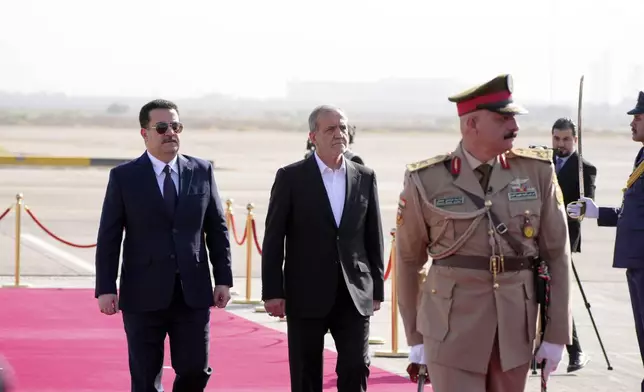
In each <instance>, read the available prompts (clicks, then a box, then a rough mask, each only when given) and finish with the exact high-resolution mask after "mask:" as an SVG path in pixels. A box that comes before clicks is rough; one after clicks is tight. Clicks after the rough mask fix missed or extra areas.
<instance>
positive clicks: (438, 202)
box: [434, 196, 465, 207]
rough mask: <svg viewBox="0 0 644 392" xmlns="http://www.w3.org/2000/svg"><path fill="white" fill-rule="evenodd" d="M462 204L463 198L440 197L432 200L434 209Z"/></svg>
mask: <svg viewBox="0 0 644 392" xmlns="http://www.w3.org/2000/svg"><path fill="white" fill-rule="evenodd" d="M464 203H465V198H464V197H463V196H452V197H442V198H440V199H434V206H436V207H449V206H457V205H461V204H464Z"/></svg>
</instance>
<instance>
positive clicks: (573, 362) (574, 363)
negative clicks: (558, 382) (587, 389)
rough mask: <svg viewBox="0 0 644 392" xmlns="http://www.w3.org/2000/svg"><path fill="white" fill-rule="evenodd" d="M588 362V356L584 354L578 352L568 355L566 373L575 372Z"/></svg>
mask: <svg viewBox="0 0 644 392" xmlns="http://www.w3.org/2000/svg"><path fill="white" fill-rule="evenodd" d="M587 363H588V357H587V356H586V354H584V353H582V352H580V353H577V354H575V355H572V356H571V357H570V360H569V362H568V373H572V372H576V371H577V370H579V369H581V368H583V367H584V366H586V364H587Z"/></svg>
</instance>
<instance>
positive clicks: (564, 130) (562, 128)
mask: <svg viewBox="0 0 644 392" xmlns="http://www.w3.org/2000/svg"><path fill="white" fill-rule="evenodd" d="M576 146H577V126H576V125H575V123H574V122H573V121H572V120H571V119H569V118H560V119H558V120H557V121H555V123H554V124H553V126H552V148H553V149H554V152H555V154H554V158H553V161H554V164H555V170H556V172H557V180H558V181H559V186H560V187H561V191H562V193H563V197H564V204H565V205H568V204H569V203H571V202H573V201H577V200H579V154H578V153H577V151H576ZM582 164H583V167H584V194H585V195H586V197H589V198H591V199H594V198H595V178H596V177H597V168H596V167H595V166H593V165H592V164H591V163H590V162H588V161H587V160H586V159H584V158H583V157H582ZM568 235H569V237H570V246H571V251H572V252H581V222H579V220H577V219H571V218H568ZM566 349H567V351H568V358H569V362H568V372H574V371H577V370H579V369H581V368H583V367H584V366H586V363H587V362H588V358H587V356H586V354H584V353H583V351H582V350H581V345H580V343H579V338H578V337H577V328H576V326H575V323H574V320H573V324H572V344H571V345H568V346H566Z"/></svg>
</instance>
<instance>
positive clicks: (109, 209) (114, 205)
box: [94, 169, 125, 298]
mask: <svg viewBox="0 0 644 392" xmlns="http://www.w3.org/2000/svg"><path fill="white" fill-rule="evenodd" d="M124 227H125V208H124V206H123V196H122V194H121V188H120V185H119V182H118V179H117V173H116V171H115V169H112V170H110V176H109V180H108V182H107V190H106V191H105V198H104V199H103V209H102V211H101V220H100V223H99V226H98V238H97V240H96V259H95V263H96V287H95V293H94V295H95V297H96V298H98V297H99V296H100V295H103V294H116V279H117V276H118V269H119V259H120V255H121V241H122V240H123V228H124Z"/></svg>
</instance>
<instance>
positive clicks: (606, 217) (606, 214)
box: [597, 207, 621, 227]
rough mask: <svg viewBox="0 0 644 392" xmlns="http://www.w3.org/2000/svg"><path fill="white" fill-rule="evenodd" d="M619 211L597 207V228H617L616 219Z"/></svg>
mask: <svg viewBox="0 0 644 392" xmlns="http://www.w3.org/2000/svg"><path fill="white" fill-rule="evenodd" d="M620 211H621V209H620V208H612V207H599V216H598V217H597V226H604V227H615V226H617V217H618V216H619V213H620Z"/></svg>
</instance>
